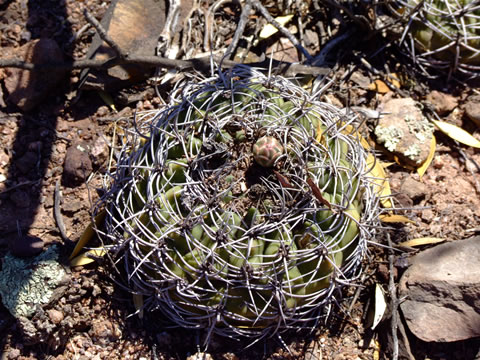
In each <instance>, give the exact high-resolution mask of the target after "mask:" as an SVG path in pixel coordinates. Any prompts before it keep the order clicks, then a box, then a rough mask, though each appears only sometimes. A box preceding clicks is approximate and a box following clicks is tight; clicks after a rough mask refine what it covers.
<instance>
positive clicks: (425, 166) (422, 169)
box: [417, 136, 437, 179]
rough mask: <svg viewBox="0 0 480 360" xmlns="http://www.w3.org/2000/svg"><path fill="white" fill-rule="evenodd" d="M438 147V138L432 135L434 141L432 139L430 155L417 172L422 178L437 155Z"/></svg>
mask: <svg viewBox="0 0 480 360" xmlns="http://www.w3.org/2000/svg"><path fill="white" fill-rule="evenodd" d="M436 147H437V140H436V139H435V136H432V141H430V152H429V153H428V157H427V159H426V160H425V162H424V163H423V164H422V165H421V166H420V167H419V168H417V173H418V175H420V179H422V177H423V175H424V174H425V172H426V171H427V169H428V167H429V166H430V164H431V163H432V160H433V157H434V156H435V149H436Z"/></svg>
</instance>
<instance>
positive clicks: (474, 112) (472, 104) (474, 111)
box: [465, 95, 480, 127]
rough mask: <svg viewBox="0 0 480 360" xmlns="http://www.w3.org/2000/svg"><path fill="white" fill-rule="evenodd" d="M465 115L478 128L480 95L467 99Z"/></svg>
mask: <svg viewBox="0 0 480 360" xmlns="http://www.w3.org/2000/svg"><path fill="white" fill-rule="evenodd" d="M465 115H467V117H468V118H469V119H470V120H472V121H473V122H474V123H475V124H477V126H478V127H480V95H475V96H469V97H468V98H467V102H466V104H465Z"/></svg>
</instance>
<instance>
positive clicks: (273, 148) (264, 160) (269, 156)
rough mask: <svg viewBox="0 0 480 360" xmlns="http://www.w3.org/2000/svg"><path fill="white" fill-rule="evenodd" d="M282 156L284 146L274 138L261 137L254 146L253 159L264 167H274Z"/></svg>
mask: <svg viewBox="0 0 480 360" xmlns="http://www.w3.org/2000/svg"><path fill="white" fill-rule="evenodd" d="M282 154H283V146H282V144H280V142H279V141H278V140H277V139H275V138H274V137H272V136H264V137H261V138H260V139H258V141H257V142H256V143H255V145H253V158H254V159H255V161H256V162H257V163H258V165H261V166H263V167H272V166H273V164H274V163H275V160H277V159H278V158H279V157H280V155H282Z"/></svg>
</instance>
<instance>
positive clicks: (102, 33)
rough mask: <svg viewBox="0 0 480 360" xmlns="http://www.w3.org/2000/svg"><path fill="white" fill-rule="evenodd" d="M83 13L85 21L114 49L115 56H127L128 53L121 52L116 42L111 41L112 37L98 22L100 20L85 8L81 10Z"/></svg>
mask: <svg viewBox="0 0 480 360" xmlns="http://www.w3.org/2000/svg"><path fill="white" fill-rule="evenodd" d="M83 15H84V16H85V18H86V19H87V21H88V22H89V23H90V24H91V25H92V26H93V27H94V28H95V30H97V33H98V35H99V36H100V38H101V39H102V40H103V41H105V42H106V43H107V44H108V45H109V46H110V47H111V48H112V49H113V51H115V53H116V54H117V56H119V57H120V58H122V59H123V58H126V57H127V56H128V54H127V53H125V52H123V51H122V49H120V46H118V44H117V43H116V42H115V41H113V39H112V38H111V37H110V36H109V35H108V33H107V31H106V30H105V29H104V28H103V26H102V24H100V22H99V21H98V20H97V19H95V17H94V16H93V15H92V14H90V13H89V12H88V11H87V9H85V10H84V11H83Z"/></svg>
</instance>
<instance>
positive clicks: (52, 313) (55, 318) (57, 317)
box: [47, 309, 63, 324]
mask: <svg viewBox="0 0 480 360" xmlns="http://www.w3.org/2000/svg"><path fill="white" fill-rule="evenodd" d="M47 313H48V317H49V318H50V321H51V322H52V323H54V324H60V323H61V322H62V320H63V313H62V312H61V311H58V310H55V309H49V310H48V311H47Z"/></svg>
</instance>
